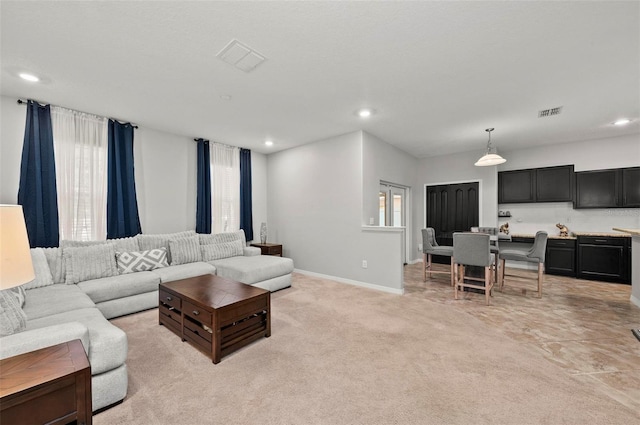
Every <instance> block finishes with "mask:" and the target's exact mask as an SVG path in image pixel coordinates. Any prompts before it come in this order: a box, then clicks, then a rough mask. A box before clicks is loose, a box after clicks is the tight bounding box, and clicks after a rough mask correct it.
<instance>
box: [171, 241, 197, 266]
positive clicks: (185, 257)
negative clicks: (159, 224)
mask: <svg viewBox="0 0 640 425" xmlns="http://www.w3.org/2000/svg"><path fill="white" fill-rule="evenodd" d="M169 249H170V251H171V264H172V265H174V264H188V263H195V262H196V261H202V253H201V252H200V239H198V235H193V236H189V237H182V238H178V239H169Z"/></svg>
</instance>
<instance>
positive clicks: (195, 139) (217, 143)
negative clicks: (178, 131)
mask: <svg viewBox="0 0 640 425" xmlns="http://www.w3.org/2000/svg"><path fill="white" fill-rule="evenodd" d="M198 140H204V141H205V142H209V143H215V144H216V145H220V146H226V147H228V148H239V149H247V148H243V147H242V146H233V145H228V144H226V143H220V142H215V141H214V142H212V141H211V140H209V139H204V138H202V139H197V138H195V137H194V139H193V141H194V142H197V141H198ZM247 150H250V149H247Z"/></svg>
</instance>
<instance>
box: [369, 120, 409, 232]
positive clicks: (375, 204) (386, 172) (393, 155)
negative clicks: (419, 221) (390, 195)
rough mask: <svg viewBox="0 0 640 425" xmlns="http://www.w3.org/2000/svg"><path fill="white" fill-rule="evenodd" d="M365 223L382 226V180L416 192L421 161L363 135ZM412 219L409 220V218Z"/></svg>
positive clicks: (379, 140) (375, 138) (374, 138)
mask: <svg viewBox="0 0 640 425" xmlns="http://www.w3.org/2000/svg"><path fill="white" fill-rule="evenodd" d="M362 164H363V173H362V175H363V182H362V183H363V186H362V204H363V208H362V223H363V224H365V225H368V224H370V223H369V218H370V217H373V218H374V223H373V224H374V225H375V226H379V225H380V214H379V209H380V201H379V193H380V181H381V180H384V181H386V182H389V183H395V184H398V185H401V186H406V187H408V188H410V189H411V193H412V194H413V193H414V189H415V188H414V187H413V185H414V180H415V174H416V167H417V164H418V160H417V159H416V158H415V157H413V156H411V155H409V154H408V153H406V152H404V151H401V150H400V149H398V148H396V147H395V146H391V145H390V144H388V143H386V142H385V141H383V140H381V139H379V138H377V137H376V136H374V135H372V134H369V133H367V132H363V138H362ZM407 220H409V218H407Z"/></svg>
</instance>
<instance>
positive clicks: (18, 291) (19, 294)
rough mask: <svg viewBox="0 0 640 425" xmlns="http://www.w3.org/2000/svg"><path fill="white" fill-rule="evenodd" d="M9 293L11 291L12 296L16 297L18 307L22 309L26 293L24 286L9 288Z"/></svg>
mask: <svg viewBox="0 0 640 425" xmlns="http://www.w3.org/2000/svg"><path fill="white" fill-rule="evenodd" d="M11 291H13V294H14V295H15V296H16V299H17V300H18V304H19V305H20V308H23V307H24V303H25V301H26V300H27V293H26V292H25V291H24V285H20V286H16V287H15V288H11Z"/></svg>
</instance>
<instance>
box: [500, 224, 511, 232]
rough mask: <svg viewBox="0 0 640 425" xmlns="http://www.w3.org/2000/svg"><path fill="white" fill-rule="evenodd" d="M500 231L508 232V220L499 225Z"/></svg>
mask: <svg viewBox="0 0 640 425" xmlns="http://www.w3.org/2000/svg"><path fill="white" fill-rule="evenodd" d="M500 233H504V234H505V235H508V234H509V222H508V221H507V222H506V223H504V224H503V225H501V226H500Z"/></svg>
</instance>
